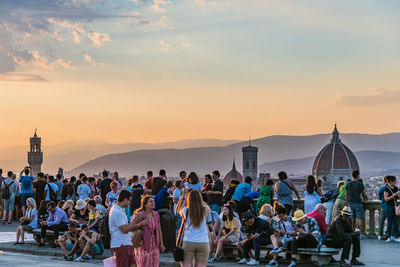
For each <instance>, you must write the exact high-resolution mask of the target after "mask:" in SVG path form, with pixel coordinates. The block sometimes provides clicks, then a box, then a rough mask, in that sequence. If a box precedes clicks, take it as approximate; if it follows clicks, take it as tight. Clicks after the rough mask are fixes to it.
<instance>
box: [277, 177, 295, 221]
mask: <svg viewBox="0 0 400 267" xmlns="http://www.w3.org/2000/svg"><path fill="white" fill-rule="evenodd" d="M278 180H279V182H277V183H276V184H275V192H276V194H277V195H278V199H277V200H278V202H279V203H281V204H283V205H284V206H285V209H286V211H287V214H288V215H289V214H290V212H291V211H292V208H293V192H294V193H295V194H296V196H297V199H300V195H299V192H298V191H297V189H296V187H295V186H294V184H293V183H292V182H291V181H289V180H288V176H287V174H286V172H283V171H281V172H279V173H278Z"/></svg>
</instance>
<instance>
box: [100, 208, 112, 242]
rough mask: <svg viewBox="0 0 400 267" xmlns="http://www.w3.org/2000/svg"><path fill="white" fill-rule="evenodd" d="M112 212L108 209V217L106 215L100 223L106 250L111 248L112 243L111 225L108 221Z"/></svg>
mask: <svg viewBox="0 0 400 267" xmlns="http://www.w3.org/2000/svg"><path fill="white" fill-rule="evenodd" d="M110 210H111V209H108V211H107V213H106V215H104V217H103V218H101V219H100V221H99V228H100V233H101V240H102V241H103V245H104V248H107V249H109V248H110V242H111V234H110V228H109V224H108V219H109V217H110V216H109V215H110Z"/></svg>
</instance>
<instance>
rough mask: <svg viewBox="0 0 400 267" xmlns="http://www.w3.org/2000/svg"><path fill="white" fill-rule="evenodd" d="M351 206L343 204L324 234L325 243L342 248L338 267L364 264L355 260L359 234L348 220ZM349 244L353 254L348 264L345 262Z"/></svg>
mask: <svg viewBox="0 0 400 267" xmlns="http://www.w3.org/2000/svg"><path fill="white" fill-rule="evenodd" d="M350 216H351V208H350V207H347V206H345V207H344V208H343V210H342V211H341V213H340V215H339V216H337V217H336V218H335V220H334V222H333V223H332V226H331V227H330V228H329V230H328V234H327V235H326V239H325V245H326V246H327V247H332V248H343V251H342V255H341V257H340V264H339V266H340V267H349V266H351V265H365V264H364V263H362V262H360V261H358V260H357V258H358V257H359V256H360V253H361V248H360V234H359V233H358V232H354V229H353V226H352V223H351V221H350ZM351 245H353V254H352V259H351V262H350V264H348V263H346V260H347V259H348V258H349V255H350V249H351Z"/></svg>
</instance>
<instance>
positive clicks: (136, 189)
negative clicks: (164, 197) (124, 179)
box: [130, 175, 151, 214]
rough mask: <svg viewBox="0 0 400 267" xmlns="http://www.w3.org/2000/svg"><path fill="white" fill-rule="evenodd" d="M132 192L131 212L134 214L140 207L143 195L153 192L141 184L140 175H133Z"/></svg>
mask: <svg viewBox="0 0 400 267" xmlns="http://www.w3.org/2000/svg"><path fill="white" fill-rule="evenodd" d="M130 192H131V193H132V202H131V213H132V214H133V213H134V212H135V210H137V209H138V208H140V205H141V204H140V203H141V199H142V195H143V194H145V193H151V189H147V188H146V189H144V188H143V186H142V185H141V184H139V177H138V176H137V175H134V176H133V177H132V185H131V191H130Z"/></svg>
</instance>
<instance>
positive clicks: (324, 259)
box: [223, 245, 340, 266]
mask: <svg viewBox="0 0 400 267" xmlns="http://www.w3.org/2000/svg"><path fill="white" fill-rule="evenodd" d="M272 249H273V246H272V245H267V246H261V251H271V250H272ZM281 249H282V253H290V250H289V249H287V248H283V247H282V248H281ZM235 250H236V252H239V251H238V248H237V247H236V246H234V245H225V246H224V249H223V252H224V256H225V257H227V258H232V257H233V256H234V251H235ZM297 251H298V252H297V253H298V256H297V257H298V259H299V260H300V261H301V262H305V263H309V262H312V263H313V264H315V265H318V266H321V265H325V264H328V263H329V262H330V261H331V258H332V256H334V255H338V254H339V253H340V249H336V248H328V247H325V246H323V247H321V250H320V251H319V252H317V249H316V248H298V250H297ZM239 255H240V253H239Z"/></svg>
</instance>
